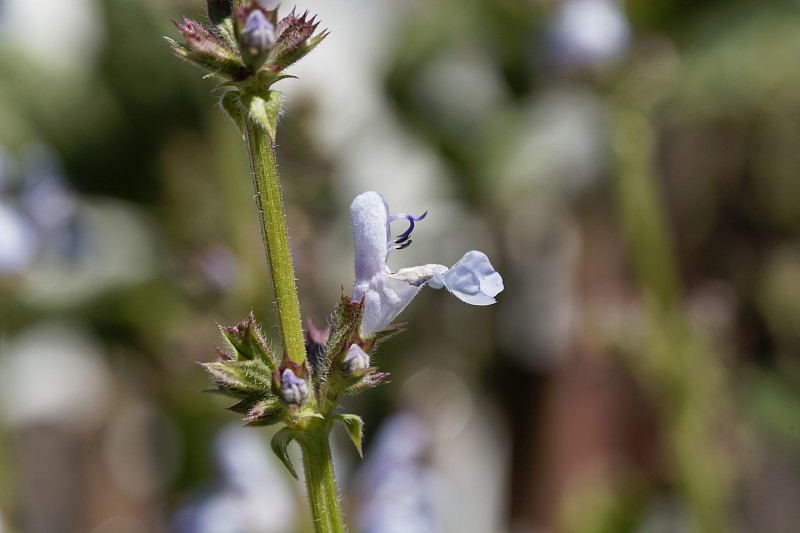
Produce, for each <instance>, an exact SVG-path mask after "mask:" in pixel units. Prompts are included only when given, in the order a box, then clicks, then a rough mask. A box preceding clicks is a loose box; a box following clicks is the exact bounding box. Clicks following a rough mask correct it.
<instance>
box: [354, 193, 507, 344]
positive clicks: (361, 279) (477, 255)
mask: <svg viewBox="0 0 800 533" xmlns="http://www.w3.org/2000/svg"><path fill="white" fill-rule="evenodd" d="M350 216H351V217H352V219H353V240H354V243H355V267H356V279H355V283H354V284H353V299H354V300H356V301H361V300H362V299H363V300H364V318H363V320H362V322H361V334H362V335H365V336H366V335H372V334H375V333H377V332H379V331H382V330H384V329H385V328H386V327H387V326H388V325H389V324H391V323H392V321H393V320H394V319H395V318H396V317H397V315H399V314H400V312H401V311H402V310H403V309H404V308H405V307H406V306H407V305H408V304H409V303H410V302H411V300H412V299H413V298H414V296H416V294H417V293H418V292H419V290H420V289H421V288H422V287H423V286H424V285H425V284H426V283H427V284H428V285H429V286H431V287H432V288H434V289H441V288H442V287H444V288H446V289H447V290H449V291H450V292H451V293H452V294H453V295H455V296H456V297H457V298H459V299H460V300H463V301H464V302H467V303H468V304H472V305H490V304H493V303H495V301H496V300H495V298H494V297H495V296H497V294H498V293H499V292H500V291H502V290H503V278H502V277H501V276H500V274H498V273H497V272H496V271H495V270H494V268H493V267H492V265H491V263H490V262H489V258H488V257H486V254H484V253H483V252H478V251H475V250H472V251H470V252H467V253H466V254H464V257H462V258H461V259H460V260H459V261H458V262H457V263H456V264H455V265H453V267H452V268H447V267H446V266H444V265H437V264H428V265H422V266H417V267H411V268H402V269H400V270H398V271H397V272H392V270H391V269H390V268H389V266H388V265H387V264H386V259H387V257H388V256H389V252H391V251H392V250H393V249H396V248H404V247H406V246H408V244H410V242H411V241H410V240H409V239H408V236H409V235H410V232H411V229H413V227H414V226H413V223H414V222H416V221H419V220H421V218H422V217H418V218H414V217H409V216H408V215H397V216H396V217H391V216H390V215H389V206H388V204H387V203H386V200H385V199H384V198H383V196H381V195H380V194H378V193H376V192H372V191H370V192H365V193H363V194H360V195H359V196H357V197H356V199H355V200H353V203H352V204H351V205H350ZM397 218H405V219H406V220H408V221H409V223H410V224H411V225H410V228H409V230H408V231H407V232H405V233H404V234H402V235H401V237H400V238H399V239H397V240H394V241H393V240H392V237H391V232H390V229H389V223H390V222H391V221H392V220H395V219H397Z"/></svg>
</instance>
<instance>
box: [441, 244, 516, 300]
mask: <svg viewBox="0 0 800 533" xmlns="http://www.w3.org/2000/svg"><path fill="white" fill-rule="evenodd" d="M442 277H443V278H444V286H445V287H446V288H447V290H449V291H450V292H451V293H453V295H455V296H456V297H457V298H458V299H460V300H462V301H464V302H467V303H468V304H471V305H491V304H493V303H495V302H496V300H495V299H494V297H495V296H497V294H498V293H499V292H500V291H502V290H503V278H502V277H501V276H500V274H498V273H497V272H496V271H495V269H494V267H493V266H492V264H491V263H490V262H489V258H488V257H486V254H484V253H483V252H478V251H476V250H472V251H470V252H467V253H466V254H464V257H462V258H461V259H460V260H459V261H458V262H457V263H456V264H455V265H453V268H451V269H450V270H448V271H447V272H445V273H444V275H443V276H442ZM430 285H431V286H432V287H435V284H430Z"/></svg>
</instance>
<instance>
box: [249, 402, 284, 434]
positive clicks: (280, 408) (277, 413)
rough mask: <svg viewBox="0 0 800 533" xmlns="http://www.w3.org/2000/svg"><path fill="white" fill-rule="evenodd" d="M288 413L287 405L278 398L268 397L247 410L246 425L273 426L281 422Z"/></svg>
mask: <svg viewBox="0 0 800 533" xmlns="http://www.w3.org/2000/svg"><path fill="white" fill-rule="evenodd" d="M285 414H286V405H285V404H284V403H282V402H281V401H280V400H278V399H277V398H267V399H265V400H261V401H260V402H257V403H256V404H255V405H253V406H252V407H251V408H250V409H248V411H247V416H246V417H245V419H244V421H245V425H246V426H248V427H253V426H271V425H272V424H277V423H278V422H280V421H281V420H282V419H283V417H284V416H285Z"/></svg>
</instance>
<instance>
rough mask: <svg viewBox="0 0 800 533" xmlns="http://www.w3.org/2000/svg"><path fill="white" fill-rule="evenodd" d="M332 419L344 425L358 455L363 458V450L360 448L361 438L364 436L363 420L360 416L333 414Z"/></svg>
mask: <svg viewBox="0 0 800 533" xmlns="http://www.w3.org/2000/svg"><path fill="white" fill-rule="evenodd" d="M333 419H334V420H338V421H339V422H341V423H342V425H344V428H345V429H346V430H347V434H348V435H350V440H352V441H353V444H354V445H355V447H356V450H357V451H358V456H359V457H361V458H362V459H363V458H364V452H363V450H362V449H361V438H362V437H363V436H364V421H363V420H361V417H360V416H358V415H347V414H335V415H333Z"/></svg>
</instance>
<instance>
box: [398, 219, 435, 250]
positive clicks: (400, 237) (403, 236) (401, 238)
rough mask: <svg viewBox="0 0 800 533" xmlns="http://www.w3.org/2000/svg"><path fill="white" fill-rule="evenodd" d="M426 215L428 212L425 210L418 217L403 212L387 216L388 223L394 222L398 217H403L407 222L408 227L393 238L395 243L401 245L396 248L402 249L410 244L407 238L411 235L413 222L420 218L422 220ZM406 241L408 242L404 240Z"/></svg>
mask: <svg viewBox="0 0 800 533" xmlns="http://www.w3.org/2000/svg"><path fill="white" fill-rule="evenodd" d="M426 216H428V212H427V211H425V212H424V213H422V214H421V215H420V216H418V217H415V216H413V215H407V214H405V213H398V214H396V215H391V216H390V217H389V222H390V223H391V222H394V221H395V220H400V219H404V220H406V221H407V222H408V229H407V230H406V231H404V232H403V233H401V234H400V235H398V236H397V237H395V239H394V243H395V244H399V245H401V246H399V247H398V248H397V249H398V250H402V249H403V248H407V247H408V245H409V244H411V241H410V240H408V237H409V236H410V235H411V232H412V231H414V223H415V222H419V221H420V220H422V219H423V218H425V217H426ZM406 241H408V242H406Z"/></svg>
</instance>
